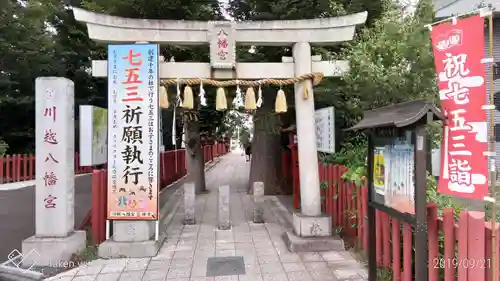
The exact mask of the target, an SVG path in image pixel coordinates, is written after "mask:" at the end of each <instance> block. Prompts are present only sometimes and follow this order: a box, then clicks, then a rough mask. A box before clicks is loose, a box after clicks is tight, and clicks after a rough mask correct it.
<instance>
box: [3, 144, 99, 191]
mask: <svg viewBox="0 0 500 281" xmlns="http://www.w3.org/2000/svg"><path fill="white" fill-rule="evenodd" d="M35 167H36V161H35V155H33V154H14V155H5V156H0V184H2V183H10V182H19V181H27V180H34V179H35V172H36V171H35ZM93 169H94V167H90V166H80V155H79V153H78V152H76V153H75V173H76V174H86V173H92V170H93Z"/></svg>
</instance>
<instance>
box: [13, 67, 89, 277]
mask: <svg viewBox="0 0 500 281" xmlns="http://www.w3.org/2000/svg"><path fill="white" fill-rule="evenodd" d="M35 86H36V90H35V91H36V92H35V96H36V105H35V106H36V113H35V120H36V121H35V122H36V130H35V133H36V136H35V139H36V142H35V143H36V188H35V205H36V208H35V210H36V212H35V217H36V218H35V236H32V237H29V238H27V239H25V240H24V241H23V243H22V255H23V258H24V260H23V265H24V266H28V267H30V266H51V265H54V264H60V263H61V262H64V261H68V260H70V258H71V255H72V254H74V253H77V252H79V251H81V250H83V249H84V248H85V246H86V233H85V231H75V229H74V220H75V210H74V207H75V206H74V204H75V198H74V197H75V112H74V105H75V96H74V84H73V82H72V81H71V80H68V79H66V78H62V77H40V78H37V79H36V81H35Z"/></svg>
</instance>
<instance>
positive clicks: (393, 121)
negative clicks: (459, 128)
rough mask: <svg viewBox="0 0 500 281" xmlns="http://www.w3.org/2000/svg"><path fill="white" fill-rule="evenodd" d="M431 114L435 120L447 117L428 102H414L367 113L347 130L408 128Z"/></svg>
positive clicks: (380, 108)
mask: <svg viewBox="0 0 500 281" xmlns="http://www.w3.org/2000/svg"><path fill="white" fill-rule="evenodd" d="M429 112H431V113H432V115H433V120H444V119H445V116H444V115H443V113H442V112H441V110H440V109H439V108H437V107H436V106H435V105H434V104H433V103H432V102H431V101H428V100H425V99H424V100H414V101H408V102H403V103H398V104H394V105H390V106H385V107H379V108H376V109H373V110H369V111H365V113H364V116H363V119H362V120H361V121H360V122H359V123H358V124H356V125H355V126H353V127H351V128H349V129H347V130H348V131H351V130H363V129H372V128H381V127H397V128H400V127H407V126H410V125H413V124H415V123H417V122H418V121H420V120H421V119H422V118H427V113H429Z"/></svg>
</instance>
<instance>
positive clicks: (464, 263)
mask: <svg viewBox="0 0 500 281" xmlns="http://www.w3.org/2000/svg"><path fill="white" fill-rule="evenodd" d="M468 215H469V218H468V224H469V225H468V228H467V230H468V232H469V233H468V235H467V238H468V239H467V241H465V242H464V243H467V246H466V247H467V249H468V250H467V251H468V253H467V257H466V258H465V259H461V258H460V257H459V259H458V261H457V264H458V266H457V264H455V266H457V267H458V268H459V270H460V267H462V268H465V269H466V270H467V278H468V279H467V280H469V281H472V280H486V268H487V267H488V265H487V263H486V261H485V256H486V253H485V247H484V246H485V245H486V241H485V238H486V229H485V227H484V212H472V211H469V212H468ZM461 243H462V241H459V246H458V247H460V244H461ZM497 262H498V260H497ZM452 266H453V265H452Z"/></svg>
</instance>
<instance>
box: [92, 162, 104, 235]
mask: <svg viewBox="0 0 500 281" xmlns="http://www.w3.org/2000/svg"><path fill="white" fill-rule="evenodd" d="M101 173H102V171H100V170H95V171H93V172H92V204H91V210H92V211H91V212H92V215H91V219H90V220H91V224H92V242H93V243H94V244H99V242H100V241H99V239H100V237H99V233H100V230H99V227H100V220H101V217H100V213H99V211H100V199H99V195H100V190H99V188H100V184H101V179H100V177H101Z"/></svg>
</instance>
